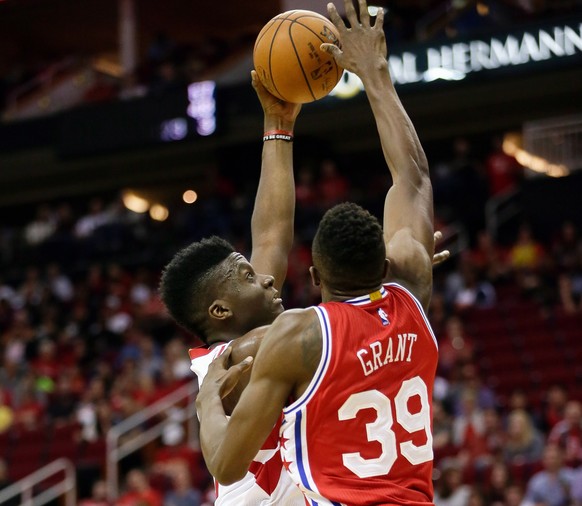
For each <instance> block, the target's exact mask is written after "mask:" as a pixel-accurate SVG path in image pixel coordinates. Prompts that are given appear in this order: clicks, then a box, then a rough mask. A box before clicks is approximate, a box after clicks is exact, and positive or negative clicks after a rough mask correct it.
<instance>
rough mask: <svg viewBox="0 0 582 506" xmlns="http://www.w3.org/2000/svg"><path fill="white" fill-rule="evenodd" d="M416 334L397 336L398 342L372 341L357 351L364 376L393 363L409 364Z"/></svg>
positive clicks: (389, 340)
mask: <svg viewBox="0 0 582 506" xmlns="http://www.w3.org/2000/svg"><path fill="white" fill-rule="evenodd" d="M415 342H416V334H398V341H397V342H396V339H393V338H392V337H389V338H388V339H387V340H386V342H382V341H374V342H373V343H370V344H369V345H368V346H367V347H366V348H362V349H360V350H358V352H357V356H358V360H359V361H360V364H362V369H363V371H364V375H365V376H368V375H370V374H372V373H373V372H374V371H377V370H378V369H380V368H381V367H384V366H385V365H387V364H391V363H393V362H410V361H411V356H412V347H413V346H414V343H415Z"/></svg>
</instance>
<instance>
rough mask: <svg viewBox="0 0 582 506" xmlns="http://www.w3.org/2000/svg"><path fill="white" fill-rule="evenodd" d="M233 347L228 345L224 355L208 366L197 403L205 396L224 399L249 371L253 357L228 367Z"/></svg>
mask: <svg viewBox="0 0 582 506" xmlns="http://www.w3.org/2000/svg"><path fill="white" fill-rule="evenodd" d="M231 351H232V350H231V348H230V347H228V348H227V349H226V350H225V351H224V353H223V354H222V355H220V356H219V357H218V358H216V359H215V360H213V361H212V363H211V364H210V366H209V367H208V373H207V374H206V377H205V378H204V383H202V386H201V387H200V391H199V392H198V397H197V399H196V405H197V406H199V404H200V403H201V402H202V401H203V400H204V397H205V396H208V395H211V396H214V395H217V394H218V396H219V397H220V398H221V399H224V398H225V397H226V396H227V395H228V394H229V393H230V392H232V390H233V389H234V387H235V386H236V385H237V383H238V382H239V381H240V378H241V376H242V375H243V374H244V373H245V372H246V371H248V370H249V369H250V368H251V366H252V363H253V357H250V356H249V357H247V358H245V359H244V360H243V361H242V362H239V363H238V364H235V365H233V366H231V367H228V364H229V359H230V354H231Z"/></svg>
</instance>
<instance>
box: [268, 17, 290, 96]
mask: <svg viewBox="0 0 582 506" xmlns="http://www.w3.org/2000/svg"><path fill="white" fill-rule="evenodd" d="M289 16H291V13H289V14H288V15H287V17H285V18H280V20H281V22H280V23H279V26H278V27H277V28H276V30H275V33H274V34H273V37H271V46H270V47H269V75H270V76H271V83H272V84H273V88H274V90H275V91H276V92H277V93H278V94H279V96H280V97H281V98H282V99H283V100H285V102H289V100H287V99H286V98H285V97H284V96H283V94H282V93H281V92H280V91H279V89H278V88H277V85H276V84H275V78H274V77H273V72H272V70H271V56H272V54H273V45H274V44H275V39H276V38H277V33H278V32H279V30H280V29H281V27H282V26H283V23H284V21H287V20H288V18H289ZM289 38H291V36H289ZM292 42H293V41H292Z"/></svg>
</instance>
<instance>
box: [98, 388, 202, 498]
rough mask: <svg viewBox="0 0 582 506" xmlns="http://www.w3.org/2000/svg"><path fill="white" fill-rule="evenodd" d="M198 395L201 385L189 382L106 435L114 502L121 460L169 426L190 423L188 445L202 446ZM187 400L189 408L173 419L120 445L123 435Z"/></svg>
mask: <svg viewBox="0 0 582 506" xmlns="http://www.w3.org/2000/svg"><path fill="white" fill-rule="evenodd" d="M197 392H198V384H197V383H196V381H189V382H188V383H186V384H185V385H183V386H181V387H180V388H178V389H176V390H174V391H173V392H171V393H169V394H168V395H166V396H165V397H163V398H162V399H160V400H159V401H157V402H155V403H153V404H151V405H149V406H146V407H145V408H144V409H142V410H141V411H138V412H137V413H135V414H133V415H131V416H130V417H128V418H126V419H125V420H123V421H122V422H120V423H118V424H117V425H115V426H113V427H112V428H111V429H109V431H108V432H107V436H106V442H107V465H106V479H107V495H108V497H109V499H110V500H115V499H116V498H117V494H118V491H119V469H118V464H119V461H120V460H121V459H122V458H124V457H126V456H127V455H129V454H130V453H133V452H134V451H136V450H138V449H139V448H142V447H143V446H145V445H146V444H148V443H149V442H151V441H153V440H154V439H156V438H157V437H159V436H160V435H161V434H162V432H163V430H164V428H165V426H166V425H167V424H168V423H176V422H177V423H182V422H187V424H188V443H189V444H190V445H191V446H192V447H198V431H197V423H198V418H197V416H196V409H195V403H194V401H195V398H196V394H197ZM184 400H187V401H188V403H187V405H186V408H185V409H183V410H179V411H176V412H175V413H173V414H172V416H171V417H170V418H169V419H165V420H161V421H159V422H158V423H157V424H155V425H153V426H152V427H150V428H148V429H147V430H145V431H143V432H141V433H140V434H138V435H137V436H136V437H134V438H131V439H130V440H129V441H125V442H124V443H122V444H121V445H120V444H119V439H120V438H121V436H123V435H124V434H127V433H128V432H129V431H131V430H133V429H135V428H136V427H137V426H139V425H141V424H143V423H145V422H147V421H148V420H150V419H152V418H153V417H155V416H157V415H159V414H160V413H163V412H165V411H167V410H169V409H170V408H172V407H174V406H175V405H176V404H177V403H179V402H181V401H184Z"/></svg>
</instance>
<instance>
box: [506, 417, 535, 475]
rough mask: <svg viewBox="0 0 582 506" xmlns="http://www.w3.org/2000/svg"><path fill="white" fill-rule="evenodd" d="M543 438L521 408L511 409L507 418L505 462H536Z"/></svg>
mask: <svg viewBox="0 0 582 506" xmlns="http://www.w3.org/2000/svg"><path fill="white" fill-rule="evenodd" d="M543 449H544V438H543V436H542V435H541V434H540V432H539V431H538V430H537V429H536V428H535V427H534V424H533V422H532V420H531V418H530V416H529V415H528V414H527V412H525V411H524V410H522V409H516V410H513V411H512V412H511V413H509V417H508V420H507V437H506V439H505V443H504V445H503V458H504V460H505V462H506V463H507V464H529V463H534V462H538V461H539V460H540V459H541V457H542V453H543Z"/></svg>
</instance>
